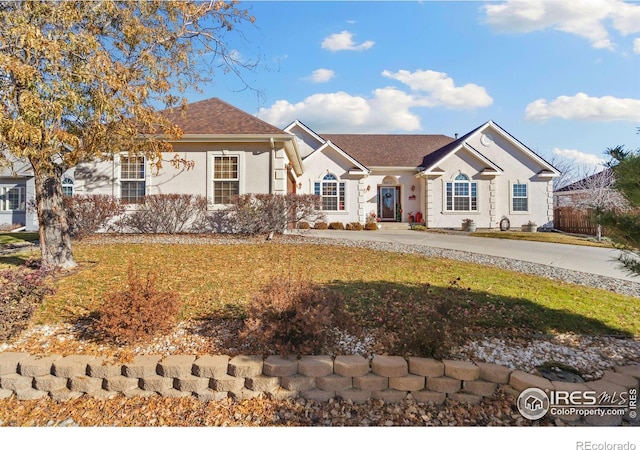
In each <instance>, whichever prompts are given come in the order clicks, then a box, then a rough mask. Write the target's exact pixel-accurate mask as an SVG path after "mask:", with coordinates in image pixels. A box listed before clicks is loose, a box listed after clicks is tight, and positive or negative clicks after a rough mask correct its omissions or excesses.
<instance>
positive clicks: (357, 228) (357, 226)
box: [345, 222, 362, 231]
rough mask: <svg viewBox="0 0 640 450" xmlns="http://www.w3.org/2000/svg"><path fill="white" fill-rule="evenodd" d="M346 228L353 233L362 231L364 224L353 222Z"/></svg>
mask: <svg viewBox="0 0 640 450" xmlns="http://www.w3.org/2000/svg"><path fill="white" fill-rule="evenodd" d="M345 228H346V229H347V230H351V231H361V230H362V224H361V223H360V222H351V223H348V224H347V225H346V227H345Z"/></svg>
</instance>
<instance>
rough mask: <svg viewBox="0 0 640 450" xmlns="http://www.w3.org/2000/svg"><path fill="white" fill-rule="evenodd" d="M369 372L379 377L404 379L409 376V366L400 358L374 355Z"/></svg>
mask: <svg viewBox="0 0 640 450" xmlns="http://www.w3.org/2000/svg"><path fill="white" fill-rule="evenodd" d="M371 371H372V372H373V373H374V374H375V375H380V376H381V377H404V376H405V375H408V374H409V366H408V364H407V360H406V359H404V358H403V357H402V356H382V355H374V356H373V359H372V360H371Z"/></svg>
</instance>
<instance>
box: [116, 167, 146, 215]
mask: <svg viewBox="0 0 640 450" xmlns="http://www.w3.org/2000/svg"><path fill="white" fill-rule="evenodd" d="M144 172H145V164H144V156H121V157H120V199H121V200H122V202H123V203H127V204H130V203H142V202H143V201H144V194H145V191H146V183H145V173H144Z"/></svg>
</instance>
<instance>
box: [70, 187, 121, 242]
mask: <svg viewBox="0 0 640 450" xmlns="http://www.w3.org/2000/svg"><path fill="white" fill-rule="evenodd" d="M62 201H63V204H64V208H65V210H66V212H67V222H68V224H69V234H70V235H71V237H73V238H76V239H82V238H84V237H87V236H89V235H91V234H94V233H96V232H97V231H99V230H100V229H102V228H104V227H105V226H107V224H108V223H109V221H110V220H111V219H113V218H115V217H118V216H120V215H121V214H123V213H124V211H125V207H124V205H123V204H122V203H121V202H120V200H119V199H117V198H115V197H113V196H111V195H102V194H92V195H75V196H70V197H63V200H62Z"/></svg>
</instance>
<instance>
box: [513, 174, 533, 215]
mask: <svg viewBox="0 0 640 450" xmlns="http://www.w3.org/2000/svg"><path fill="white" fill-rule="evenodd" d="M520 185H524V186H525V189H526V195H525V196H520V195H515V193H514V189H515V187H516V186H520ZM529 192H530V190H529V183H521V182H519V181H512V182H511V183H510V184H509V210H510V211H511V214H529V211H530V209H531V208H530V203H531V199H530V195H529ZM521 198H524V199H526V200H527V209H526V210H519V209H518V210H516V209H515V208H514V205H513V201H514V200H515V199H521Z"/></svg>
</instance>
